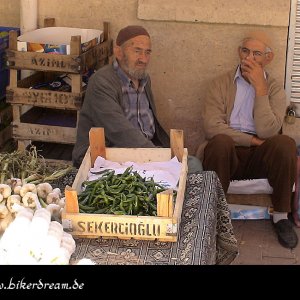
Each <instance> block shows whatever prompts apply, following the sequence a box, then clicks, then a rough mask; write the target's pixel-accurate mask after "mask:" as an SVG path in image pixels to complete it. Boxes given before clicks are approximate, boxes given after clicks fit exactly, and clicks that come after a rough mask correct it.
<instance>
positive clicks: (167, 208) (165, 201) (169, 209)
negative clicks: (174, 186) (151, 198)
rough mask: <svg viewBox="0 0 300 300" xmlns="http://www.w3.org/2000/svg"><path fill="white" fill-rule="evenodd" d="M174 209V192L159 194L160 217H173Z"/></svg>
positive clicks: (167, 191)
mask: <svg viewBox="0 0 300 300" xmlns="http://www.w3.org/2000/svg"><path fill="white" fill-rule="evenodd" d="M173 209H174V206H173V190H166V191H164V192H161V193H159V194H157V216H158V217H172V215H173Z"/></svg>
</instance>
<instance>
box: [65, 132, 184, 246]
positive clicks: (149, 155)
mask: <svg viewBox="0 0 300 300" xmlns="http://www.w3.org/2000/svg"><path fill="white" fill-rule="evenodd" d="M104 140H105V139H104V130H103V128H92V129H91V131H90V147H89V149H88V150H87V152H86V155H85V157H84V159H83V162H82V164H81V166H80V169H79V171H78V174H77V176H76V178H75V180H74V184H73V186H72V188H70V187H67V188H66V190H65V195H66V207H65V210H64V212H63V215H62V223H63V226H64V229H65V230H67V231H69V232H70V233H71V234H72V235H74V236H76V237H89V238H91V237H94V238H96V237H100V236H102V237H106V238H120V239H130V238H133V239H138V240H155V239H158V240H160V241H168V242H176V240H177V233H178V230H179V224H180V218H181V211H182V206H183V201H184V192H185V185H186V176H187V149H186V148H183V132H182V131H181V130H171V148H130V149H129V148H105V142H104ZM99 155H100V156H102V157H105V158H106V159H108V160H111V161H116V162H125V161H134V162H138V163H143V162H151V161H168V160H170V159H171V157H173V156H175V155H176V156H177V158H178V159H179V161H181V162H182V169H181V173H180V179H179V185H178V191H177V197H176V199H175V206H174V207H173V196H172V191H169V190H168V191H165V192H163V193H160V194H158V196H157V214H158V216H157V217H153V216H131V215H130V216H129V215H121V216H120V215H109V214H85V213H79V206H78V199H77V194H78V193H80V191H81V185H82V182H83V181H85V180H86V179H87V174H88V171H89V170H90V168H91V167H92V166H93V165H94V162H95V160H96V158H97V156H99ZM173 208H174V209H173Z"/></svg>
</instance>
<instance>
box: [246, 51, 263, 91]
mask: <svg viewBox="0 0 300 300" xmlns="http://www.w3.org/2000/svg"><path fill="white" fill-rule="evenodd" d="M241 72H242V76H243V77H244V78H245V79H246V80H248V82H250V83H251V84H252V85H253V87H254V89H255V93H256V95H257V96H265V95H267V94H268V85H267V81H266V79H265V77H264V70H263V68H262V66H261V65H260V64H259V63H257V62H256V61H255V60H254V59H251V58H249V57H246V58H245V59H243V60H242V63H241Z"/></svg>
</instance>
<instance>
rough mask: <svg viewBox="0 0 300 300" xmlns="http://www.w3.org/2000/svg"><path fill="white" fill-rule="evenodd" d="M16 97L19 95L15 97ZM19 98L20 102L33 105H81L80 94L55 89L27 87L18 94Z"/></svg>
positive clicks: (68, 106)
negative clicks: (42, 89) (41, 89)
mask: <svg viewBox="0 0 300 300" xmlns="http://www.w3.org/2000/svg"><path fill="white" fill-rule="evenodd" d="M18 98H19V97H17V99H18ZM20 98H21V99H22V103H24V102H26V103H27V104H33V105H45V106H47V105H52V106H57V107H60V106H63V107H65V108H70V107H79V106H80V105H81V99H80V96H74V95H73V94H71V93H69V94H68V93H62V92H55V91H37V90H33V89H28V90H26V91H24V92H22V93H21V94H20ZM23 101H24V102H23ZM12 102H14V101H12ZM16 102H18V101H16Z"/></svg>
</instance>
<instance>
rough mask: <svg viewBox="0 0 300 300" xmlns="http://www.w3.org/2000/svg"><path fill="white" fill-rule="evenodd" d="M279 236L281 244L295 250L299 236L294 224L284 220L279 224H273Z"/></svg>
mask: <svg viewBox="0 0 300 300" xmlns="http://www.w3.org/2000/svg"><path fill="white" fill-rule="evenodd" d="M273 225H274V228H275V231H276V233H277V236H278V241H279V243H280V244H281V245H282V246H283V247H285V248H291V249H292V248H295V247H296V246H297V244H298V236H297V234H296V232H295V231H294V228H293V224H292V223H291V222H290V221H289V220H287V219H283V220H280V221H278V222H277V223H273Z"/></svg>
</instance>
